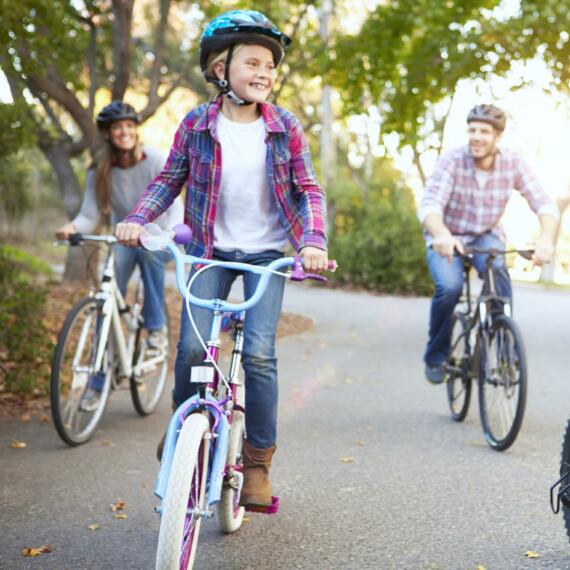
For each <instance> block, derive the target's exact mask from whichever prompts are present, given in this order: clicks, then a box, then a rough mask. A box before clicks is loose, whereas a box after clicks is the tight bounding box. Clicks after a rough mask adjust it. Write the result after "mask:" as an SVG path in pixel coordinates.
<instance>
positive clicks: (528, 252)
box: [458, 247, 534, 260]
mask: <svg viewBox="0 0 570 570" xmlns="http://www.w3.org/2000/svg"><path fill="white" fill-rule="evenodd" d="M474 253H483V254H487V255H489V256H490V257H497V256H498V255H507V254H508V253H518V254H519V255H520V256H521V257H524V258H525V259H528V260H531V259H532V256H533V255H534V249H497V248H494V247H490V248H484V247H466V248H465V254H463V255H462V254H460V253H458V255H460V256H461V257H466V256H469V255H470V254H474Z"/></svg>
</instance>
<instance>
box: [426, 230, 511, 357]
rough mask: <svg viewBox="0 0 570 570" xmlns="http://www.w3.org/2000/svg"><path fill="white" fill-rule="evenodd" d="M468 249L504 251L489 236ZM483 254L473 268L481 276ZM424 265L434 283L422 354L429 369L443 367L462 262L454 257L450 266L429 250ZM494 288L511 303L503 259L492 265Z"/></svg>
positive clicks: (469, 244)
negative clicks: (424, 347)
mask: <svg viewBox="0 0 570 570" xmlns="http://www.w3.org/2000/svg"><path fill="white" fill-rule="evenodd" d="M466 245H467V246H471V247H480V248H486V249H488V248H496V249H504V247H505V244H504V243H503V242H502V241H501V240H499V239H498V238H497V237H495V236H493V235H491V234H484V235H482V236H480V237H478V238H475V239H473V240H472V241H470V242H468V243H467V244H466ZM486 257H487V256H486V255H482V254H476V255H474V257H473V265H474V266H475V269H476V270H477V271H478V272H479V274H480V275H481V274H482V272H483V271H484V270H485V260H486ZM427 263H428V267H429V270H430V273H431V276H432V279H433V282H434V284H435V294H434V296H433V298H432V301H431V310H430V320H429V340H428V343H427V347H426V351H425V353H424V361H425V363H426V364H427V365H429V366H437V365H440V364H443V363H444V362H445V361H446V360H447V357H448V354H449V349H450V345H451V319H452V317H453V310H454V309H455V305H456V304H457V301H458V300H459V297H460V296H461V290H462V288H463V278H464V276H463V261H462V259H461V258H460V257H458V256H455V257H454V258H453V260H452V261H451V263H450V262H449V261H448V260H447V259H446V258H445V257H442V256H441V255H439V254H438V253H436V252H435V251H434V250H433V249H432V248H431V247H428V250H427ZM493 273H494V277H495V288H496V290H497V294H498V295H500V296H501V297H508V298H509V299H510V300H511V304H512V298H513V293H512V288H511V279H510V277H509V272H508V270H507V268H506V266H505V258H504V256H502V255H501V256H498V257H496V258H495V260H494V262H493Z"/></svg>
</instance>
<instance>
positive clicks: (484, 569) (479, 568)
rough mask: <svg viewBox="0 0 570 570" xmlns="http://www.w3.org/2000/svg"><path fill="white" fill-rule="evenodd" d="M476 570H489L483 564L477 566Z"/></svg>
mask: <svg viewBox="0 0 570 570" xmlns="http://www.w3.org/2000/svg"><path fill="white" fill-rule="evenodd" d="M475 570H487V568H485V566H483V564H477V568H476V569H475Z"/></svg>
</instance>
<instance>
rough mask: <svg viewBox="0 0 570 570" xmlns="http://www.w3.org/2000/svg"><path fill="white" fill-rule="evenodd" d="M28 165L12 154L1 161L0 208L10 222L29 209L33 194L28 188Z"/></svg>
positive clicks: (20, 216)
mask: <svg viewBox="0 0 570 570" xmlns="http://www.w3.org/2000/svg"><path fill="white" fill-rule="evenodd" d="M29 178H30V166H29V164H27V163H26V162H24V161H22V160H21V156H20V155H19V154H13V155H10V156H9V157H7V158H5V159H4V160H3V161H2V168H1V169H0V189H1V192H0V210H2V211H3V213H4V215H5V217H6V218H7V219H8V220H10V221H11V222H13V221H17V220H20V219H21V218H22V216H23V215H24V214H25V213H26V212H27V211H28V210H30V208H31V207H32V204H33V196H32V193H31V191H30V188H29Z"/></svg>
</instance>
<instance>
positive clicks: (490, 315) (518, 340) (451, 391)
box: [446, 248, 534, 451]
mask: <svg viewBox="0 0 570 570" xmlns="http://www.w3.org/2000/svg"><path fill="white" fill-rule="evenodd" d="M479 253H481V254H486V255H487V261H486V265H485V270H484V272H483V275H482V278H483V287H482V289H481V292H480V294H479V296H478V297H477V299H473V298H472V297H471V284H470V280H469V276H470V273H471V269H472V267H473V256H474V254H479ZM508 253H518V254H519V255H521V256H522V257H524V258H525V259H531V258H532V254H533V253H534V251H533V250H517V249H515V250H509V251H501V250H497V249H481V248H467V249H466V252H465V254H464V255H462V256H461V257H462V259H463V266H464V272H465V280H464V283H465V284H464V295H463V297H462V298H461V300H460V305H458V308H457V309H456V310H455V312H454V314H453V320H452V335H451V350H450V356H449V359H448V361H447V363H446V371H447V380H446V382H447V397H448V401H449V407H450V409H451V417H452V418H453V419H454V420H455V421H457V422H461V421H463V420H464V419H465V417H466V416H467V412H468V410H469V402H470V399H471V388H472V382H473V381H474V380H478V382H479V413H480V416H481V425H482V427H483V433H484V434H485V439H486V440H487V443H488V444H489V445H490V446H491V447H492V448H493V449H495V450H497V451H503V450H505V449H507V448H509V447H510V446H511V445H512V444H513V443H514V441H515V439H516V437H517V435H518V433H519V430H520V428H521V425H522V421H523V416H524V410H525V405H526V394H527V365H526V355H525V349H524V344H523V339H522V334H521V332H520V329H519V327H518V325H517V324H516V323H515V321H514V320H513V318H512V316H511V306H510V301H509V299H506V298H504V297H501V296H499V295H498V294H497V291H496V288H495V279H494V274H493V270H492V265H493V261H494V260H495V259H496V258H497V256H499V255H505V254H508Z"/></svg>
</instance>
